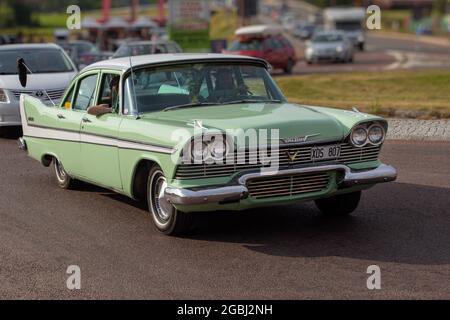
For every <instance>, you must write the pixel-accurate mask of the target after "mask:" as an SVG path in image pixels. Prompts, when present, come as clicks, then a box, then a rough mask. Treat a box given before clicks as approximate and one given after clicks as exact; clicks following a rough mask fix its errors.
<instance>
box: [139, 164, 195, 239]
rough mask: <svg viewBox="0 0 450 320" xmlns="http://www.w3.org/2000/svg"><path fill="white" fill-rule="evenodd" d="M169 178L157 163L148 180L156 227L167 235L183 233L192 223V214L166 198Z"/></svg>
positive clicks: (151, 208) (148, 198)
mask: <svg viewBox="0 0 450 320" xmlns="http://www.w3.org/2000/svg"><path fill="white" fill-rule="evenodd" d="M166 188H167V179H166V177H165V176H164V173H163V172H162V170H161V168H160V167H159V166H157V165H155V166H153V168H152V169H151V170H150V172H149V175H148V180H147V201H148V208H149V211H150V214H151V216H152V219H153V223H154V225H155V227H156V229H157V230H158V231H160V232H162V233H164V234H166V235H171V236H175V235H181V234H183V233H186V232H187V231H188V230H189V229H190V227H191V225H192V216H191V215H190V214H189V213H185V212H181V211H179V210H177V209H175V207H173V206H172V205H171V204H170V203H169V202H168V201H167V200H166V198H165V195H164V192H165V189H166Z"/></svg>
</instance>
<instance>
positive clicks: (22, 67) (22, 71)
mask: <svg viewBox="0 0 450 320" xmlns="http://www.w3.org/2000/svg"><path fill="white" fill-rule="evenodd" d="M17 70H18V73H19V81H20V84H21V85H22V87H24V88H25V87H26V86H27V72H28V67H27V65H26V64H25V60H23V58H20V59H19V60H17Z"/></svg>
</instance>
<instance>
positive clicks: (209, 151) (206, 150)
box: [187, 134, 231, 163]
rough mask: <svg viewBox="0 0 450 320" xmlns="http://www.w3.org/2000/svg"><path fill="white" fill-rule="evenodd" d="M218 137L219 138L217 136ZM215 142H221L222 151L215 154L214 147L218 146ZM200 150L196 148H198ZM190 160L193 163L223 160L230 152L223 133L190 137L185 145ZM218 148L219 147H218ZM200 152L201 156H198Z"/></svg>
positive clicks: (228, 143) (227, 141)
mask: <svg viewBox="0 0 450 320" xmlns="http://www.w3.org/2000/svg"><path fill="white" fill-rule="evenodd" d="M219 137H220V138H219ZM217 144H222V145H221V146H220V147H221V148H222V150H223V151H222V152H220V154H217V151H215V150H216V149H215V148H218V146H217ZM200 145H201V148H202V150H201V151H199V150H197V149H198V148H200ZM187 147H188V150H187V152H188V154H189V156H190V161H191V162H193V163H214V162H222V161H225V159H226V158H227V156H228V154H229V152H230V149H231V147H230V142H229V140H228V139H227V136H226V135H225V134H207V135H203V136H199V137H194V138H192V139H191V141H190V143H189V144H188V145H187ZM218 150H220V148H218ZM200 153H201V157H200Z"/></svg>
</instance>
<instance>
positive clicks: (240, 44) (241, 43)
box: [230, 39, 262, 51]
mask: <svg viewBox="0 0 450 320" xmlns="http://www.w3.org/2000/svg"><path fill="white" fill-rule="evenodd" d="M261 49H262V41H261V39H248V40H244V39H241V40H236V41H235V42H233V43H232V44H231V47H230V51H260V50H261Z"/></svg>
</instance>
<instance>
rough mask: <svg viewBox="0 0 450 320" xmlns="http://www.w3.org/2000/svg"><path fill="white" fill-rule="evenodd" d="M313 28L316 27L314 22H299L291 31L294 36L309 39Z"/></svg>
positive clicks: (313, 30)
mask: <svg viewBox="0 0 450 320" xmlns="http://www.w3.org/2000/svg"><path fill="white" fill-rule="evenodd" d="M315 30H316V27H315V25H314V24H311V23H301V24H297V25H296V26H295V28H294V30H293V31H292V34H293V36H294V37H296V38H299V39H301V40H308V39H311V37H312V36H313V34H314V32H315Z"/></svg>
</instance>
